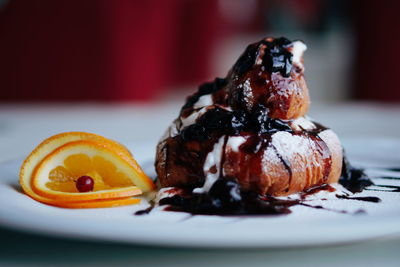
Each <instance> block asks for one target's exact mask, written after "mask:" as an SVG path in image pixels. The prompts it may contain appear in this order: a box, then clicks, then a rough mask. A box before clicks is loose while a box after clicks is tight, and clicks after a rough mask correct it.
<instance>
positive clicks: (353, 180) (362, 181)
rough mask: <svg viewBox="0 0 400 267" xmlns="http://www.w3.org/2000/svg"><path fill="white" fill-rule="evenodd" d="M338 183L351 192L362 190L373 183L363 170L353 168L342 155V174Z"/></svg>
mask: <svg viewBox="0 0 400 267" xmlns="http://www.w3.org/2000/svg"><path fill="white" fill-rule="evenodd" d="M339 183H340V184H341V185H342V186H343V187H345V188H346V189H347V190H349V191H350V192H352V193H358V192H361V191H363V190H364V189H365V188H366V187H368V186H371V185H374V183H373V182H372V181H371V179H369V178H368V176H367V175H366V174H365V173H364V170H362V169H357V168H354V167H352V166H351V165H350V163H349V161H348V160H347V158H346V156H345V155H343V165H342V175H341V177H340V179H339Z"/></svg>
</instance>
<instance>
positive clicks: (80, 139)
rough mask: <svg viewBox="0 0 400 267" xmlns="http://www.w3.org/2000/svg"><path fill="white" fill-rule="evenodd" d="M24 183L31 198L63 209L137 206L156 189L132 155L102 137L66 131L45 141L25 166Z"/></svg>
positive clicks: (22, 171) (24, 188) (22, 179)
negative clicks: (143, 197) (144, 193)
mask: <svg viewBox="0 0 400 267" xmlns="http://www.w3.org/2000/svg"><path fill="white" fill-rule="evenodd" d="M20 184H21V186H22V189H23V190H24V192H25V193H26V194H27V195H29V196H30V197H32V198H33V199H35V200H37V201H40V202H43V203H46V204H49V205H53V206H59V207H65V208H100V207H112V206H120V205H128V204H136V203H139V202H140V199H138V198H133V196H138V195H141V194H142V192H148V191H151V190H153V189H154V184H153V182H152V180H151V179H150V178H149V177H148V176H147V175H146V174H145V173H144V172H143V171H142V169H141V168H140V166H139V165H138V164H137V163H136V161H135V159H134V158H133V157H132V155H131V153H130V152H129V151H128V150H127V149H126V148H125V147H124V146H123V145H121V144H119V143H117V142H115V141H112V140H110V139H107V138H104V137H102V136H99V135H95V134H91V133H84V132H68V133H61V134H58V135H55V136H52V137H50V138H48V139H46V140H44V141H43V142H42V143H41V144H39V146H37V147H36V148H35V149H34V150H33V151H32V153H31V154H30V155H29V156H28V157H27V158H26V160H25V161H24V163H23V164H22V166H21V171H20Z"/></svg>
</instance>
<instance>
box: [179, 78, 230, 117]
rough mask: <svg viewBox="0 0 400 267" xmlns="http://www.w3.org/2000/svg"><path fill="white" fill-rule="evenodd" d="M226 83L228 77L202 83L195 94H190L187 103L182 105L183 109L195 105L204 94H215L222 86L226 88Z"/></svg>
mask: <svg viewBox="0 0 400 267" xmlns="http://www.w3.org/2000/svg"><path fill="white" fill-rule="evenodd" d="M225 85H226V79H223V78H215V80H214V81H213V82H208V83H204V84H202V85H201V86H200V87H199V89H198V91H197V92H196V93H194V94H193V95H191V96H189V97H188V98H187V99H186V103H185V105H184V106H183V107H182V111H183V110H185V109H188V108H191V107H193V105H194V104H195V103H196V102H197V101H199V98H200V97H202V96H203V95H209V94H213V93H215V92H217V91H219V90H221V89H222V88H224V87H225Z"/></svg>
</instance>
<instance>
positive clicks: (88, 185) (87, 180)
mask: <svg viewBox="0 0 400 267" xmlns="http://www.w3.org/2000/svg"><path fill="white" fill-rule="evenodd" d="M93 187H94V181H93V178H92V177H90V176H81V177H79V178H78V180H76V189H78V191H79V192H89V191H93Z"/></svg>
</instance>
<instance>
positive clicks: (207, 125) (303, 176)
mask: <svg viewBox="0 0 400 267" xmlns="http://www.w3.org/2000/svg"><path fill="white" fill-rule="evenodd" d="M305 50H306V46H305V44H304V43H303V42H301V41H293V42H292V41H289V40H288V39H286V38H277V39H274V38H265V39H263V40H261V41H259V42H257V43H254V44H251V45H249V46H248V47H247V48H246V50H245V52H244V53H243V54H242V55H241V56H240V57H239V59H238V60H237V62H236V63H235V64H234V66H233V67H232V69H231V70H230V71H229V72H228V74H227V76H226V77H225V78H216V79H215V80H214V81H213V82H209V83H205V84H203V85H201V86H200V88H199V90H198V91H197V92H196V93H195V94H193V95H191V96H190V97H189V98H188V99H187V101H186V103H185V105H184V106H183V107H182V109H181V111H180V114H179V117H178V118H177V119H176V120H175V121H174V122H173V123H172V125H171V126H170V127H169V128H168V130H167V131H166V134H165V135H164V136H163V137H162V138H161V140H160V142H159V144H158V146H157V152H156V162H155V167H156V172H157V175H158V179H159V182H160V185H161V187H162V188H163V189H161V192H162V194H164V195H165V194H167V195H168V196H169V197H160V204H169V205H173V206H179V207H180V209H182V210H188V209H189V210H190V211H192V212H193V211H195V210H197V212H198V213H221V212H222V213H225V212H226V213H237V212H236V211H237V210H238V209H239V210H240V213H246V209H249V208H251V207H250V206H251V205H247V206H246V204H243V203H245V202H249V201H250V199H257V200H260V199H265V198H268V197H276V196H287V195H290V194H293V193H298V192H303V191H306V190H308V189H310V188H314V187H317V186H321V185H325V184H331V183H336V182H338V180H339V177H340V175H341V171H342V162H343V154H342V151H343V149H342V146H341V144H340V141H339V139H338V137H337V136H336V134H335V133H334V132H333V131H332V130H330V129H328V128H326V127H324V126H322V125H321V124H319V123H317V122H314V121H312V120H311V119H309V118H308V117H307V116H306V113H307V110H308V106H309V103H310V101H309V95H308V89H307V85H306V82H305V79H304V65H303V52H304V51H305ZM162 194H161V195H162ZM176 195H178V196H179V197H175V198H174V197H173V196H176ZM249 196H251V197H249ZM163 198H164V200H163ZM245 200H246V201H245ZM217 202H218V204H215V203H217ZM250 202H252V200H251V201H250ZM193 203H197V204H195V205H196V207H195V208H193V205H192V204H193ZM199 203H202V204H199ZM205 203H206V204H205ZM233 203H235V204H234V205H233ZM185 205H186V206H187V207H186V208H185V207H184V206H185ZM201 205H203V206H207V208H206V210H207V209H208V211H201V210H202V208H199V206H201ZM243 205H244V206H245V207H244V206H243ZM189 206H190V207H189ZM210 209H211V210H212V211H210ZM199 210H200V211H199ZM195 212H196V211H195ZM250 213H251V212H250Z"/></svg>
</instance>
